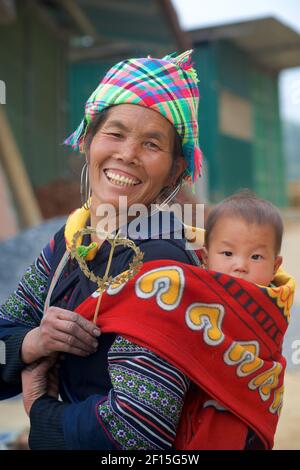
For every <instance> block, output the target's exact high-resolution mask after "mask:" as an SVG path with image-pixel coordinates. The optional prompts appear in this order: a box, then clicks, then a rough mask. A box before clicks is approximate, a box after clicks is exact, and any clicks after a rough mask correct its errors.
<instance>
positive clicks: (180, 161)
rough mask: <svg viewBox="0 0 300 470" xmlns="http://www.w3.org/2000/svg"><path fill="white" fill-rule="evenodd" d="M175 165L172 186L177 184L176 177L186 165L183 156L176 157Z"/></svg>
mask: <svg viewBox="0 0 300 470" xmlns="http://www.w3.org/2000/svg"><path fill="white" fill-rule="evenodd" d="M175 165H176V166H175V170H174V173H173V178H172V184H173V185H174V186H175V185H176V184H178V178H179V177H180V175H182V173H183V172H184V170H185V169H186V167H187V164H186V161H185V160H184V158H183V157H180V158H178V159H177V161H176V164H175Z"/></svg>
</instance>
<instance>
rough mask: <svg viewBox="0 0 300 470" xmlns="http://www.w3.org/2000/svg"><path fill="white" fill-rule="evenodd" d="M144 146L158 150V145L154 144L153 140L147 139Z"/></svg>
mask: <svg viewBox="0 0 300 470" xmlns="http://www.w3.org/2000/svg"><path fill="white" fill-rule="evenodd" d="M145 146H146V147H148V148H149V149H151V150H159V146H158V145H157V144H155V143H154V142H151V141H147V142H145Z"/></svg>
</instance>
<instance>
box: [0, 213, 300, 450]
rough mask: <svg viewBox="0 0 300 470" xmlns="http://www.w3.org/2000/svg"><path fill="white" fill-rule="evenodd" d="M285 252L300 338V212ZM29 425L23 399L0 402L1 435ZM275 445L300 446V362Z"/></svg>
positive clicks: (289, 383)
mask: <svg viewBox="0 0 300 470" xmlns="http://www.w3.org/2000/svg"><path fill="white" fill-rule="evenodd" d="M285 226H286V233H285V237H284V243H283V249H282V255H283V258H284V268H285V269H286V271H288V272H289V273H290V274H292V275H293V276H294V277H295V279H296V282H297V284H298V286H299V288H298V290H296V297H295V304H294V309H293V314H294V317H295V316H296V317H295V318H294V319H293V321H292V322H291V326H290V328H291V329H293V331H292V333H293V335H294V336H293V338H295V337H296V338H297V337H298V339H300V213H299V215H297V214H296V216H292V217H290V216H289V217H287V219H286V223H285ZM27 425H28V420H27V417H26V415H25V413H24V412H23V407H22V402H21V400H19V399H15V400H10V401H6V402H2V403H0V436H1V433H4V432H16V431H21V430H22V429H24V428H25V427H26V426H27ZM274 449H291V450H296V449H298V450H299V449H300V365H298V366H295V367H290V368H289V369H288V372H287V374H286V381H285V397H284V406H283V410H282V414H281V418H280V421H279V425H278V429H277V433H276V436H275V446H274Z"/></svg>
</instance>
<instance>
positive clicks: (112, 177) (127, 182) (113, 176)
mask: <svg viewBox="0 0 300 470" xmlns="http://www.w3.org/2000/svg"><path fill="white" fill-rule="evenodd" d="M105 174H106V176H107V178H108V179H109V181H111V182H112V183H114V184H117V185H119V186H135V185H136V184H139V183H140V182H141V181H140V180H138V179H136V178H130V177H128V176H124V175H119V174H118V173H114V172H113V171H111V170H105Z"/></svg>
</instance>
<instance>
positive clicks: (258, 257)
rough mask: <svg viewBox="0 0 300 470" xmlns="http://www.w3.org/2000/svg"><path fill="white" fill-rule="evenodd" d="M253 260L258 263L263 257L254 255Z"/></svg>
mask: <svg viewBox="0 0 300 470" xmlns="http://www.w3.org/2000/svg"><path fill="white" fill-rule="evenodd" d="M251 258H252V259H254V260H255V261H258V260H259V259H263V257H262V255H252V256H251Z"/></svg>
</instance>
